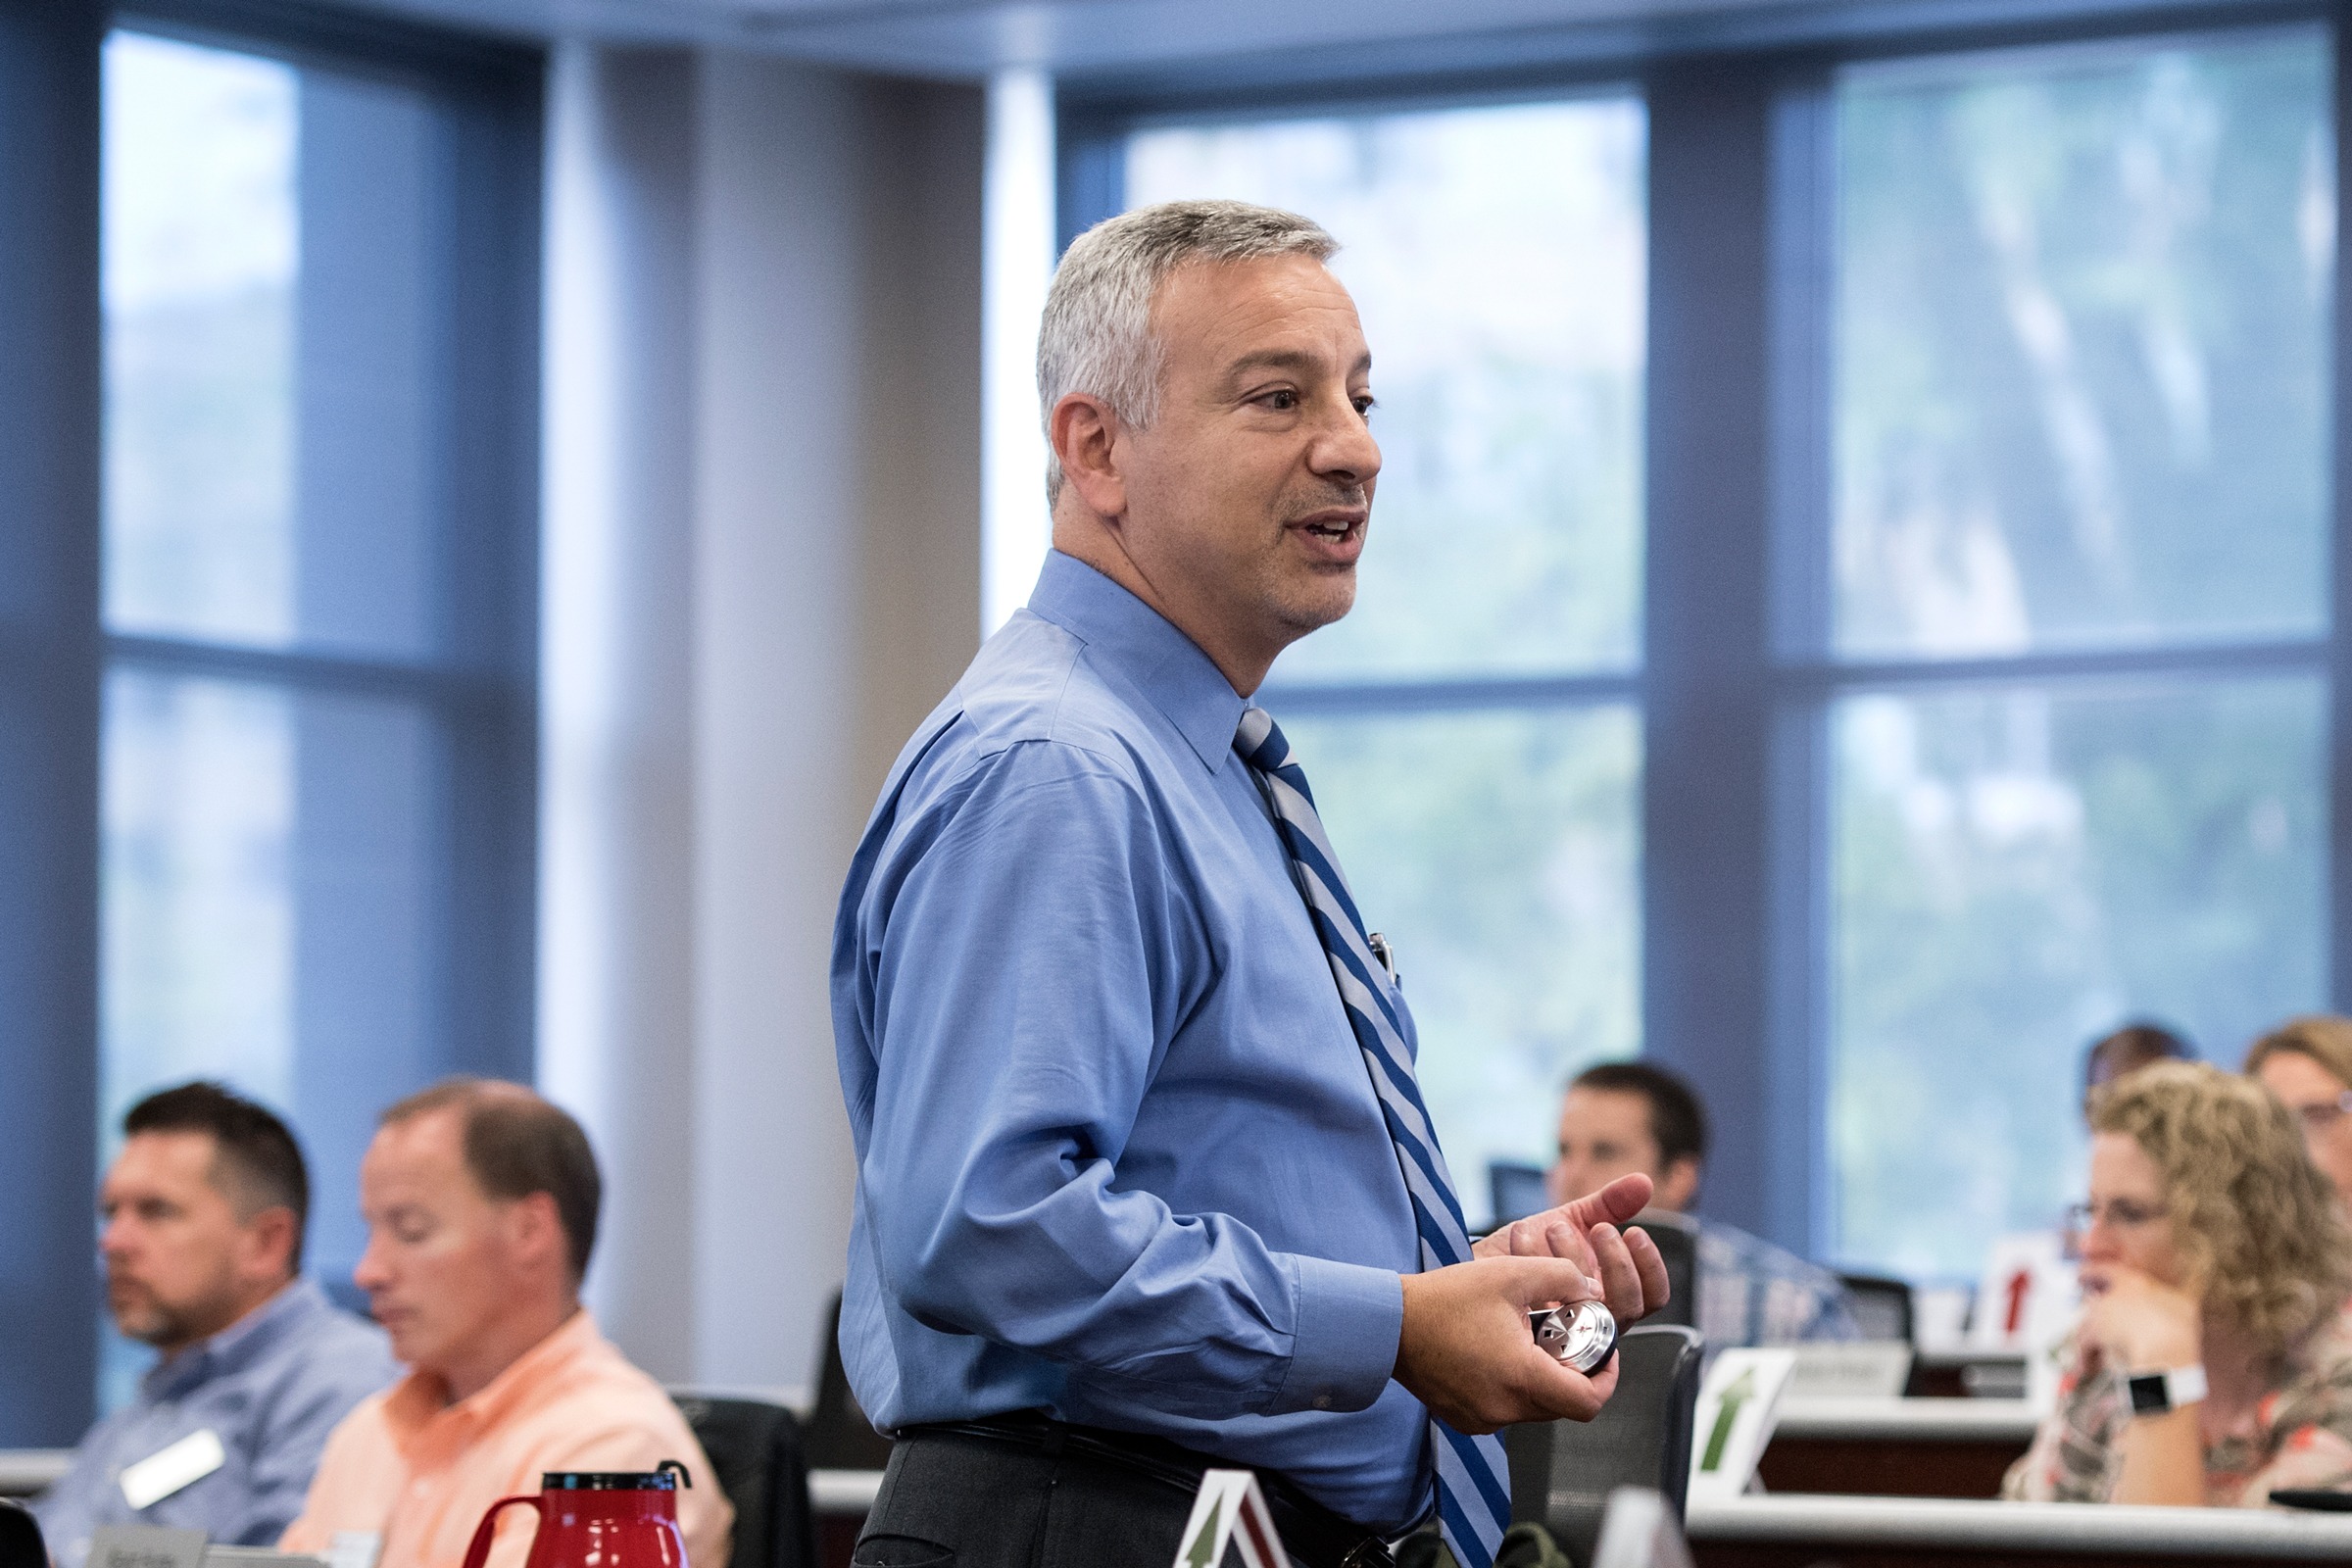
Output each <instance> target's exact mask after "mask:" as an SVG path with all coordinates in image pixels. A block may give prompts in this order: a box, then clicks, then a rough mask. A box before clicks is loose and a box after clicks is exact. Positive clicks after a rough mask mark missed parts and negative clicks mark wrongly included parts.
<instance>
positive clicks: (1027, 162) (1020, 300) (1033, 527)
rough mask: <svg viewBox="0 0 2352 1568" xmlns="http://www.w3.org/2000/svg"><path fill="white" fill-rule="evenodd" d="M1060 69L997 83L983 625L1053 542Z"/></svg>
mask: <svg viewBox="0 0 2352 1568" xmlns="http://www.w3.org/2000/svg"><path fill="white" fill-rule="evenodd" d="M984 223H985V231H986V235H987V242H986V243H987V250H986V255H987V262H986V272H985V278H986V283H985V287H986V291H987V306H986V315H985V317H984V318H983V319H984V322H985V326H984V329H983V337H982V349H981V357H982V361H983V364H984V365H985V367H986V371H985V374H986V377H987V382H986V388H987V389H986V392H985V394H984V402H983V404H982V410H983V412H982V428H983V429H984V431H985V432H986V433H985V436H984V438H983V451H984V452H985V454H986V457H985V460H984V462H985V474H986V477H985V480H984V483H985V489H984V491H983V496H984V502H983V512H982V524H981V537H982V540H983V544H982V546H981V552H982V554H981V560H982V562H983V565H982V568H981V581H982V591H981V600H982V603H981V613H980V635H981V636H983V637H986V636H987V635H988V634H989V633H990V632H993V631H995V630H996V629H997V628H998V627H999V626H1002V625H1003V624H1005V616H1007V615H1009V614H1011V613H1013V612H1014V611H1016V610H1018V609H1019V608H1020V607H1021V606H1023V605H1025V604H1027V603H1028V602H1029V590H1030V589H1032V588H1034V587H1035V586H1037V571H1038V567H1039V566H1040V565H1042V564H1044V562H1045V559H1046V550H1047V547H1048V546H1049V545H1050V544H1051V543H1052V540H1053V521H1052V518H1051V517H1050V516H1049V515H1048V513H1047V510H1046V451H1047V448H1046V438H1045V433H1044V431H1043V429H1042V428H1041V426H1040V420H1039V410H1038V406H1037V322H1038V318H1039V317H1040V316H1041V315H1043V314H1044V312H1045V308H1046V291H1047V289H1048V287H1049V286H1050V285H1051V284H1052V282H1053V280H1054V78H1053V77H1051V76H1049V75H1047V74H1046V73H1044V72H1043V71H1039V70H1037V69H1035V68H1033V67H1019V68H1015V69H1013V70H1008V71H1001V72H999V73H997V74H996V75H995V76H993V77H991V78H990V80H989V84H988V182H987V217H986V218H985V219H984Z"/></svg>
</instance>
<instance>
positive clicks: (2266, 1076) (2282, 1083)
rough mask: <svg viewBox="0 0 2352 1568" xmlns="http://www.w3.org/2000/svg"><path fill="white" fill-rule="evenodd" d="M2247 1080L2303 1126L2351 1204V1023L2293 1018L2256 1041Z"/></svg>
mask: <svg viewBox="0 0 2352 1568" xmlns="http://www.w3.org/2000/svg"><path fill="white" fill-rule="evenodd" d="M2246 1076H2247V1077H2249V1078H2253V1079H2256V1080H2258V1081H2259V1082H2260V1083H2261V1084H2262V1086H2263V1088H2265V1089H2268V1090H2269V1091H2270V1092H2271V1093H2272V1094H2274V1095H2277V1096H2278V1099H2279V1101H2280V1102H2281V1103H2284V1104H2285V1106H2286V1108H2287V1109H2289V1110H2291V1111H2293V1112H2294V1113H2295V1117H2296V1119H2297V1120H2298V1121H2300V1122H2301V1123H2302V1124H2303V1147H2304V1148H2305V1149H2308V1150H2309V1151H2311V1162H2312V1163H2313V1164H2315V1165H2317V1166H2319V1167H2320V1173H2321V1174H2322V1175H2324V1176H2326V1177H2327V1179H2328V1180H2329V1181H2330V1182H2332V1183H2334V1184H2335V1192H2336V1198H2337V1200H2338V1201H2341V1202H2344V1203H2347V1204H2352V1115H2348V1114H2347V1112H2352V1018H2331V1017H2326V1016H2317V1017H2309V1018H2290V1019H2288V1020H2287V1021H2286V1022H2285V1023H2283V1024H2281V1025H2280V1026H2279V1027H2278V1028H2277V1029H2274V1030H2272V1031H2271V1032H2270V1033H2269V1034H2267V1035H2264V1036H2263V1037H2262V1038H2261V1039H2260V1040H2257V1041H2255V1042H2254V1048H2253V1049H2252V1050H2251V1051H2249V1052H2247V1053H2246Z"/></svg>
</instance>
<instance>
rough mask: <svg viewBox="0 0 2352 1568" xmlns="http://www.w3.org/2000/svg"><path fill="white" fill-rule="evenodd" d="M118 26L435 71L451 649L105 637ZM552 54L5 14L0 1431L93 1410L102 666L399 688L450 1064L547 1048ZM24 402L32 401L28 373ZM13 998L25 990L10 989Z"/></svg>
mask: <svg viewBox="0 0 2352 1568" xmlns="http://www.w3.org/2000/svg"><path fill="white" fill-rule="evenodd" d="M117 27H123V28H127V29H130V30H136V31H139V32H145V33H151V34H155V35H158V36H164V37H170V38H175V39H179V40H182V41H186V42H190V43H196V44H202V45H205V46H209V47H224V48H232V49H236V50H239V51H242V52H246V53H251V54H258V55H263V56H267V57H270V58H273V59H276V60H280V61H283V62H286V63H288V64H291V65H294V66H296V67H319V68H326V69H331V70H334V71H337V72H341V73H356V74H361V75H372V76H377V77H379V78H383V79H389V80H395V81H399V82H403V83H406V84H411V85H423V86H425V87H426V88H427V90H429V91H430V92H432V93H433V94H434V96H435V97H436V99H437V100H439V101H440V102H441V103H442V104H444V105H445V106H447V107H448V108H449V109H450V110H451V111H452V118H451V128H452V133H453V135H454V137H455V148H454V153H455V156H454V157H453V160H452V164H453V168H454V169H455V171H456V182H455V185H454V186H453V189H452V199H453V212H454V215H455V216H456V219H457V221H456V223H455V224H454V234H453V243H454V244H455V245H456V247H457V251H456V254H455V256H454V257H453V262H454V265H453V267H452V269H451V285H450V288H449V292H448V295H447V297H446V302H445V303H444V304H443V305H442V306H441V307H440V308H441V310H442V311H443V312H444V313H445V314H446V316H447V318H448V325H447V328H446V330H447V332H448V334H449V337H450V340H451V343H452V346H453V349H454V351H455V352H454V353H453V356H452V358H451V359H450V361H449V362H447V363H446V364H444V365H442V366H440V367H438V368H437V370H436V380H437V387H436V392H437V394H438V396H439V397H440V398H441V399H442V400H444V401H445V404H446V406H445V407H444V408H443V409H442V410H441V411H440V417H441V419H442V420H443V421H444V423H445V425H446V427H447V428H448V429H449V430H450V431H451V432H452V434H453V440H452V444H451V447H450V454H451V455H450V459H449V463H450V466H451V468H452V469H453V470H454V471H452V472H451V473H450V474H449V484H448V493H449V494H450V495H452V496H453V497H454V498H455V500H454V502H453V504H452V515H451V516H450V518H449V519H448V524H447V527H448V533H447V535H446V536H445V539H444V544H445V546H446V547H447V548H446V551H445V554H444V557H443V560H444V563H445V564H444V567H443V570H442V572H441V580H440V581H439V582H438V583H436V585H435V588H436V592H437V594H439V595H441V596H442V607H441V608H442V610H443V613H444V616H445V624H446V625H447V626H448V628H449V633H448V638H449V650H450V652H449V654H448V656H447V657H446V658H442V657H436V658H435V659H433V660H430V661H424V662H404V661H399V660H378V659H373V658H350V657H343V656H341V655H334V654H321V653H317V652H312V651H307V650H303V649H300V648H296V649H293V650H287V651H278V650H270V649H263V648H250V647H241V646H235V645H228V644H220V643H212V642H207V641H202V640H199V639H194V638H180V637H174V636H152V635H129V634H123V633H116V632H110V631H109V630H108V629H107V627H106V625H105V622H104V620H103V601H102V580H101V562H102V549H103V536H102V529H103V515H102V511H101V474H102V472H103V464H104V426H105V410H104V406H103V403H102V396H101V387H102V364H103V349H104V338H103V316H102V312H101V307H100V297H99V242H100V208H99V200H100V192H99V185H100V168H99V160H100V147H101V145H102V140H103V123H102V115H103V104H102V101H101V86H100V83H101V72H100V61H101V57H102V52H103V49H104V46H105V41H106V39H107V37H108V36H109V35H110V34H111V33H112V32H113V31H114V30H115V29H116V28H117ZM545 65H546V56H545V52H544V51H543V50H541V49H539V48H536V47H530V46H525V45H522V44H519V43H506V42H500V41H495V40H490V39H486V38H482V37H479V36H475V35H469V34H465V33H460V32H454V31H449V30H446V29H441V28H436V27H432V26H428V25H421V24H411V23H406V22H399V21H394V20H391V19H386V18H377V17H370V16H366V15H362V14H358V13H351V12H345V11H341V10H339V9H332V8H319V7H314V6H309V5H303V4H299V3H296V0H147V3H142V4H137V5H130V6H123V7H121V8H116V7H113V6H110V5H107V4H105V3H103V0H48V3H45V4H43V5H39V6H33V7H16V8H7V12H6V14H5V16H0V197H5V198H7V199H8V200H9V204H10V211H12V212H13V213H15V214H17V215H18V216H19V218H20V219H22V220H23V221H20V222H15V223H11V224H8V225H0V298H5V299H6V300H7V302H8V307H9V308H8V310H7V311H5V312H0V321H5V322H7V323H9V324H7V325H0V372H4V373H0V450H7V451H10V452H11V453H12V454H13V453H19V452H22V453H25V454H28V455H30V457H31V460H32V461H30V462H28V463H27V464H25V466H24V468H23V470H22V473H21V475H12V485H11V491H12V493H11V494H10V495H8V496H6V497H0V553H5V554H6V555H8V556H9V557H10V558H11V559H12V560H14V561H16V562H20V563H24V564H25V569H24V570H23V571H22V572H21V573H19V572H18V571H17V569H16V568H13V567H12V572H11V573H10V574H9V575H14V576H17V578H18V580H17V582H16V583H15V585H14V586H8V585H5V584H4V583H0V692H5V691H6V690H8V689H9V688H10V687H11V686H12V685H13V686H16V687H17V688H18V689H19V690H20V691H22V692H23V693H25V695H27V696H29V697H30V698H31V699H32V700H31V701H28V702H11V701H8V700H6V699H5V698H4V697H0V860H5V861H7V862H9V863H11V864H12V865H15V864H21V865H23V866H24V867H25V874H24V875H12V876H10V877H7V878H0V939H4V940H0V984H5V985H7V986H9V987H11V988H12V989H11V990H10V994H11V995H12V996H23V997H24V998H25V999H26V1004H27V1005H23V1006H16V1005H12V1006H11V1007H10V1008H7V1009H0V1070H5V1071H6V1072H7V1073H8V1075H9V1077H10V1079H11V1081H12V1083H13V1084H14V1085H16V1086H17V1089H18V1095H17V1096H16V1097H14V1099H15V1103H14V1104H13V1106H12V1109H13V1111H14V1112H15V1114H13V1115H12V1116H11V1118H10V1119H11V1122H12V1125H14V1126H17V1127H20V1128H22V1129H25V1131H26V1132H27V1133H28V1134H29V1135H30V1136H25V1137H24V1138H21V1139H20V1138H16V1137H11V1138H7V1139H0V1176H6V1177H7V1178H8V1179H9V1180H10V1183H11V1191H12V1192H15V1193H16V1194H18V1195H19V1202H20V1204H21V1205H22V1207H23V1210H24V1217H25V1220H26V1223H25V1225H22V1226H11V1227H9V1228H7V1230H6V1232H5V1233H0V1312H4V1313H5V1315H6V1316H7V1318H8V1320H9V1322H10V1324H11V1326H12V1328H13V1329H14V1330H15V1331H16V1349H17V1354H16V1355H15V1356H12V1357H11V1358H10V1360H9V1363H8V1364H7V1366H6V1367H5V1368H0V1446H25V1447H34V1446H67V1445H71V1444H72V1443H73V1442H76V1441H78V1439H79V1437H80V1435H81V1433H82V1432H83V1431H84V1430H85V1429H86V1428H87V1427H88V1425H89V1422H90V1420H91V1417H92V1414H93V1412H94V1408H95V1400H96V1392H97V1390H96V1383H97V1372H98V1334H97V1326H98V1321H99V1310H100V1293H99V1289H98V1284H99V1281H98V1271H97V1269H96V1268H95V1267H94V1258H93V1251H92V1246H91V1243H92V1230H91V1219H90V1217H89V1216H90V1215H91V1206H90V1205H91V1201H92V1194H93V1192H94V1190H95V1186H96V1182H97V1177H98V1168H97V1162H98V1154H99V1148H100V1143H101V1137H100V1129H99V1127H98V1115H99V1110H100V1105H99V1085H100V1076H101V1075H100V1065H101V1060H100V1058H101V1047H100V1035H99V1025H100V1020H99V992H100V975H99V962H100V959H99V948H100V931H101V928H100V882H101V878H100V822H99V800H100V790H99V780H100V768H101V757H100V750H101V722H102V710H103V703H104V692H105V685H106V678H107V674H108V672H110V671H112V670H117V669H120V670H123V671H125V672H129V671H136V672H140V673H148V674H160V675H166V676H201V677H212V678H220V679H225V680H230V681H235V682H238V683H240V684H245V685H249V686H255V687H259V688H261V689H264V690H271V691H277V692H282V693H285V694H287V695H289V696H293V697H300V696H304V695H309V694H314V693H316V694H336V695H359V696H368V697H375V698H391V699H395V700H398V701H400V702H403V703H406V704H412V705H415V706H416V707H417V708H418V709H420V710H422V711H425V712H427V713H429V714H430V715H432V717H433V719H434V720H435V721H436V722H438V723H439V724H440V725H441V726H442V727H443V728H442V733H443V734H444V735H445V736H446V737H447V744H448V762H447V769H448V777H449V785H448V791H447V794H446V795H445V797H444V799H445V802H446V806H445V815H444V817H443V819H442V823H441V833H440V840H441V842H440V843H439V844H438V845H437V846H436V863H435V864H433V865H432V866H431V867H430V868H429V871H428V876H429V877H430V879H431V882H432V883H433V884H434V885H435V886H437V887H438V888H439V889H440V896H439V898H438V900H437V902H436V905H435V913H434V917H433V918H434V924H433V927H432V930H431V940H432V942H433V944H434V951H433V955H432V958H433V962H434V963H435V965H436V967H437V969H438V970H439V972H440V974H441V976H442V977H443V978H442V980H441V984H440V991H441V993H442V1000H441V1005H439V1007H438V1008H437V1010H436V1013H435V1015H434V1028H435V1031H436V1035H435V1038H436V1041H437V1042H438V1043H439V1044H440V1045H441V1046H442V1047H443V1048H444V1054H446V1056H447V1059H448V1064H449V1067H450V1069H451V1070H464V1071H474V1072H482V1073H492V1074H496V1075H499V1076H504V1077H517V1078H522V1079H524V1080H525V1081H527V1080H528V1079H529V1077H530V1075H531V1073H532V1068H533V1062H534V1058H535V1039H534V1025H533V994H534V988H535V962H536V940H535V920H536V888H535V875H536V863H535V862H536V854H537V831H538V830H537V799H538V778H537V768H538V761H537V759H538V706H537V704H538V699H537V690H536V685H537V673H538V668H537V666H538V555H539V471H538V470H539V377H540V368H539V342H538V334H539V305H538V300H539V289H540V228H539V217H540V208H541V201H540V164H541V145H540V143H541V135H542V128H541V119H542V94H543V80H544V75H545ZM36 388H37V389H38V390H37V392H36V391H35V390H33V389H36ZM20 980H21V981H22V982H23V985H24V989H23V990H22V991H18V990H15V989H13V988H14V987H15V986H16V984H17V983H18V982H19V981H20Z"/></svg>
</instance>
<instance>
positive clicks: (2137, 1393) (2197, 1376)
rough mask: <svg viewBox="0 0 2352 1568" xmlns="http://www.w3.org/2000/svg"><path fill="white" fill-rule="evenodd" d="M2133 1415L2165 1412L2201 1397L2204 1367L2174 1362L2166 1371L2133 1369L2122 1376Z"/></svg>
mask: <svg viewBox="0 0 2352 1568" xmlns="http://www.w3.org/2000/svg"><path fill="white" fill-rule="evenodd" d="M2124 1388H2125V1389H2126V1390H2127V1391H2128V1392H2129V1393H2130V1394H2131V1413H2132V1414H2133V1415H2166V1414H2169V1413H2170V1412H2172V1411H2174V1410H2178V1409H2180V1407H2181V1406H2183V1405H2189V1404H2194V1403H2196V1402H2197V1401H2198V1400H2199V1399H2202V1398H2203V1397H2205V1369H2204V1368H2203V1367H2201V1366H2177V1367H2174V1368H2173V1369H2172V1370H2171V1371H2169V1372H2134V1373H2132V1374H2131V1376H2130V1377H2127V1378H2126V1379H2124Z"/></svg>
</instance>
